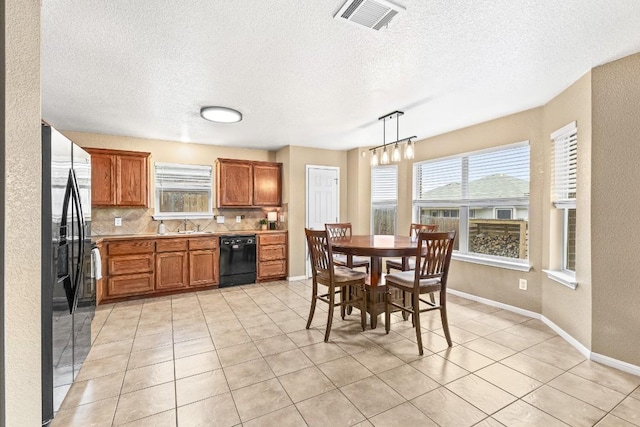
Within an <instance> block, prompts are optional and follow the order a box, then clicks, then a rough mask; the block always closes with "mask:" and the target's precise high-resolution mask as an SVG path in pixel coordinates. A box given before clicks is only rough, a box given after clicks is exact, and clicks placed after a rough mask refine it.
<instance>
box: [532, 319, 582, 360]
mask: <svg viewBox="0 0 640 427" xmlns="http://www.w3.org/2000/svg"><path fill="white" fill-rule="evenodd" d="M540 320H542V322H543V323H544V324H545V325H547V326H548V327H550V328H551V329H553V331H554V332H555V333H556V334H558V335H560V336H561V337H562V338H563V339H564V340H565V341H566V342H568V343H569V344H571V345H572V346H573V348H575V349H576V350H578V352H579V353H580V354H581V355H583V356H584V357H585V358H587V359H591V350H589V349H588V348H587V347H585V346H584V345H582V343H581V342H580V341H578V340H577V339H575V338H574V337H572V336H571V335H569V334H568V333H567V332H565V331H564V329H562V328H561V327H560V326H558V325H556V324H555V323H553V322H552V321H551V320H549V319H547V318H546V317H545V316H541V317H540Z"/></svg>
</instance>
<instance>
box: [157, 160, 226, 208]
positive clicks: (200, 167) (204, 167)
mask: <svg viewBox="0 0 640 427" xmlns="http://www.w3.org/2000/svg"><path fill="white" fill-rule="evenodd" d="M158 166H160V167H171V166H174V167H177V168H180V169H193V170H200V171H205V170H208V172H209V180H210V182H209V185H208V186H207V191H208V196H207V199H208V200H207V201H208V203H207V205H208V206H207V212H161V211H160V192H161V191H162V185H161V184H160V183H159V182H158ZM153 174H154V176H153V184H154V192H153V194H154V199H155V200H154V215H153V219H154V220H169V219H213V184H214V181H213V179H214V178H213V167H212V166H211V165H189V164H183V163H168V162H155V163H154V167H153ZM187 190H188V188H187ZM193 190H196V189H195V188H194V189H193ZM197 190H198V191H202V189H197Z"/></svg>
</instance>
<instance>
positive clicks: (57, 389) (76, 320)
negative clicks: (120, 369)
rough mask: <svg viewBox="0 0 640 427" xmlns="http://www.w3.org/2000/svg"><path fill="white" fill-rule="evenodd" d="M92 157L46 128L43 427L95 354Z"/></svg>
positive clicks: (44, 170) (44, 159)
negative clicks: (92, 342)
mask: <svg viewBox="0 0 640 427" xmlns="http://www.w3.org/2000/svg"><path fill="white" fill-rule="evenodd" d="M95 296H96V292H95V282H94V280H92V274H91V156H90V155H89V154H88V153H87V152H86V151H84V150H83V149H81V148H80V147H78V146H77V145H75V144H74V143H73V142H71V141H70V140H69V139H68V138H66V137H65V136H64V135H62V134H61V133H60V132H58V131H57V130H55V129H54V128H52V127H51V126H49V125H46V124H43V125H42V425H43V426H46V425H49V423H50V422H51V420H52V419H53V417H54V414H55V412H57V411H58V409H59V406H60V404H61V403H62V400H63V399H64V396H65V395H66V393H67V391H68V390H69V388H70V387H71V384H72V383H73V380H74V379H75V377H76V375H77V373H78V371H79V370H80V367H81V366H82V362H84V360H85V358H86V357H87V354H88V353H89V350H90V348H91V320H92V319H93V315H94V313H95Z"/></svg>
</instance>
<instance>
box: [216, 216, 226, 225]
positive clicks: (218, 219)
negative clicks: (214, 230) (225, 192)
mask: <svg viewBox="0 0 640 427" xmlns="http://www.w3.org/2000/svg"><path fill="white" fill-rule="evenodd" d="M216 222H217V223H218V224H224V216H222V215H218V216H217V217H216Z"/></svg>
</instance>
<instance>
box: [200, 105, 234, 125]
mask: <svg viewBox="0 0 640 427" xmlns="http://www.w3.org/2000/svg"><path fill="white" fill-rule="evenodd" d="M200 115H201V116H202V118H203V119H206V120H209V121H210V122H216V123H235V122H239V121H240V120H242V113H240V111H237V110H234V109H233V108H227V107H202V109H201V110H200Z"/></svg>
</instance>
